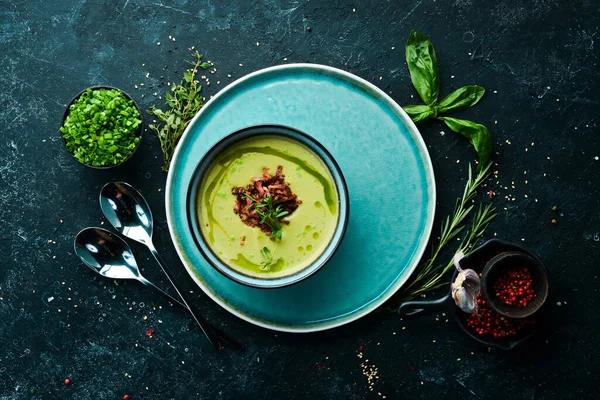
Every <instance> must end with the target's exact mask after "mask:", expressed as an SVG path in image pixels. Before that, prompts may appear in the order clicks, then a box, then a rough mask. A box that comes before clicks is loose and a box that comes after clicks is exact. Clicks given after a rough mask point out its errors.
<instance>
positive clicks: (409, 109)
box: [403, 30, 492, 168]
mask: <svg viewBox="0 0 600 400" xmlns="http://www.w3.org/2000/svg"><path fill="white" fill-rule="evenodd" d="M406 63H407V64H408V70H409V71H410V79H411V80H412V83H413V86H414V87H415V89H416V90H417V93H419V96H420V97H421V99H422V100H423V102H424V103H425V105H412V106H406V107H403V108H404V111H406V113H407V114H408V115H409V116H410V118H411V119H412V120H413V122H415V123H417V122H421V121H425V120H428V119H430V118H436V119H438V120H440V121H444V122H445V123H446V125H448V127H449V128H450V129H452V130H453V131H454V132H457V133H460V134H461V135H463V136H464V137H466V138H467V139H468V140H469V142H470V143H471V144H472V145H473V147H474V148H475V150H476V151H477V154H478V156H479V168H483V167H485V166H486V165H487V164H488V162H489V161H490V159H491V157H492V135H491V134H490V131H489V130H488V129H487V128H486V127H485V126H483V125H481V124H478V123H475V122H473V121H468V120H464V119H458V118H451V117H448V116H446V115H444V114H447V113H449V112H453V111H457V110H464V109H466V108H469V107H473V106H474V105H475V104H477V102H479V100H480V99H481V97H483V95H484V93H485V89H484V88H482V87H481V86H464V87H461V88H460V89H457V90H455V91H454V92H452V93H450V94H449V95H448V96H446V97H444V98H443V99H442V100H441V101H438V97H439V93H440V71H439V68H438V62H437V55H436V54H435V49H434V48H433V43H431V41H430V40H429V39H428V38H427V36H425V35H423V34H422V33H420V32H418V31H416V30H413V31H412V32H411V33H410V35H409V36H408V41H407V42H406Z"/></svg>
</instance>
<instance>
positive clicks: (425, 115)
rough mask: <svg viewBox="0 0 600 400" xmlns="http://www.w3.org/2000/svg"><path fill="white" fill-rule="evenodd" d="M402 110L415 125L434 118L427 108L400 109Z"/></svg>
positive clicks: (410, 107)
mask: <svg viewBox="0 0 600 400" xmlns="http://www.w3.org/2000/svg"><path fill="white" fill-rule="evenodd" d="M402 109H403V110H404V111H405V112H406V113H407V114H408V116H409V117H410V119H412V120H413V122H414V123H415V124H416V123H417V122H421V121H425V120H426V119H429V118H431V117H433V116H434V113H433V111H432V110H431V107H429V106H405V107H402Z"/></svg>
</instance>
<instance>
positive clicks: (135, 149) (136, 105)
mask: <svg viewBox="0 0 600 400" xmlns="http://www.w3.org/2000/svg"><path fill="white" fill-rule="evenodd" d="M88 89H92V90H97V89H106V90H110V89H115V90H118V91H119V92H121V93H123V96H125V98H126V99H127V100H131V101H133V104H134V105H135V108H137V110H138V112H139V113H140V119H141V120H142V123H141V124H140V125H139V128H138V129H139V132H138V136H139V138H140V140H138V142H137V145H136V146H135V148H134V149H133V151H132V152H131V154H129V156H127V158H126V159H124V160H123V161H121V162H120V163H117V164H112V165H107V166H104V167H97V166H94V165H89V164H84V163H82V162H80V161H79V160H77V159H76V160H77V162H79V163H80V164H82V165H85V166H86V167H90V168H94V169H110V168H114V167H117V166H119V165H121V164H123V163H125V162H126V161H128V160H129V159H130V158H131V157H132V156H133V155H134V154H135V152H136V151H137V149H138V148H139V147H140V144H141V143H142V139H143V137H144V135H143V132H144V114H143V112H142V109H141V108H140V106H139V104H138V103H137V102H136V101H135V100H134V99H133V97H131V96H130V95H129V94H128V93H127V92H125V91H123V90H121V89H119V88H116V87H113V86H90V87H89V88H86V89H84V90H82V91H81V92H79V93H78V94H77V95H76V96H75V97H73V99H72V100H71V101H70V102H69V105H68V106H67V109H66V110H65V113H64V114H63V117H62V120H61V122H60V126H61V127H62V126H63V125H64V124H65V120H66V119H67V116H68V115H69V112H70V110H71V104H73V103H74V102H75V101H76V100H77V99H79V97H81V95H82V94H84V93H85V92H87V90H88ZM58 132H59V133H60V137H61V138H62V140H63V143H64V144H65V149H66V148H67V142H66V140H65V138H64V135H63V133H62V132H61V131H60V130H59V131H58ZM67 151H69V150H68V149H67ZM69 154H71V155H73V153H71V152H70V151H69ZM73 158H75V157H73Z"/></svg>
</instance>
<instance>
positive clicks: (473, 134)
mask: <svg viewBox="0 0 600 400" xmlns="http://www.w3.org/2000/svg"><path fill="white" fill-rule="evenodd" d="M438 119H440V120H442V121H444V122H445V123H446V125H448V128H450V129H452V130H453V131H454V132H457V133H460V134H461V135H463V136H464V137H466V138H467V139H469V142H471V144H472V145H473V147H474V148H475V151H477V155H478V156H479V166H478V167H479V168H483V167H485V166H486V165H487V164H488V162H489V161H490V159H491V158H492V135H491V134H490V131H489V130H488V129H487V128H486V127H485V126H483V125H481V124H478V123H475V122H473V121H468V120H466V119H458V118H451V117H438Z"/></svg>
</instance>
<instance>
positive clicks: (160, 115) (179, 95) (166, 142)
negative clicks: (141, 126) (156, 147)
mask: <svg viewBox="0 0 600 400" xmlns="http://www.w3.org/2000/svg"><path fill="white" fill-rule="evenodd" d="M192 54H193V56H194V58H195V59H194V61H188V63H189V64H191V65H192V67H191V68H190V69H188V70H186V71H185V72H184V73H183V81H182V82H181V83H180V84H173V85H172V86H171V93H167V94H166V96H165V97H166V104H167V106H168V108H167V109H166V110H165V111H163V110H161V109H160V108H157V107H155V106H152V107H150V110H148V112H149V113H150V114H152V115H154V116H155V117H156V118H157V119H158V120H159V121H160V122H162V125H150V126H149V127H150V129H152V130H153V131H154V132H156V135H157V136H158V139H159V140H160V148H161V150H162V152H163V157H164V163H163V166H162V169H163V171H168V170H169V166H170V165H171V159H172V158H173V153H174V152H175V147H176V146H177V143H178V142H179V139H180V138H181V136H182V135H183V132H184V131H185V128H187V126H188V124H189V123H190V121H191V120H192V118H194V116H195V115H196V113H197V112H198V111H200V109H201V108H202V106H203V105H204V99H203V98H202V96H201V95H200V91H201V90H202V86H200V85H199V81H198V80H196V74H197V73H198V71H199V69H200V68H203V69H206V68H209V67H210V66H211V64H209V63H207V62H203V61H202V55H201V54H200V53H199V52H198V50H196V51H195V52H194V53H192Z"/></svg>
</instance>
